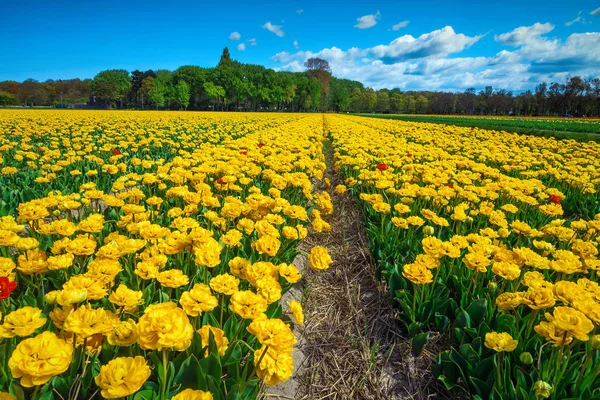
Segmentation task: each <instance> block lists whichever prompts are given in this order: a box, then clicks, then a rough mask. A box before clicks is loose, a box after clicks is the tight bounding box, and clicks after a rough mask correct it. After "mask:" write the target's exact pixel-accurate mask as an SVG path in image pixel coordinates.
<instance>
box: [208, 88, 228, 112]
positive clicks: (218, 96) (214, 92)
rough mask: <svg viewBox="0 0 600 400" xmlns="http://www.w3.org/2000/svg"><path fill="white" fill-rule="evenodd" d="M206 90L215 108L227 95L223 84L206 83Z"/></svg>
mask: <svg viewBox="0 0 600 400" xmlns="http://www.w3.org/2000/svg"><path fill="white" fill-rule="evenodd" d="M204 92H205V93H206V96H207V97H208V98H209V99H210V101H211V102H212V108H213V110H214V109H215V105H216V104H217V103H220V102H221V101H222V100H223V98H224V97H225V89H223V88H222V87H221V86H217V85H215V84H214V83H212V82H205V83H204Z"/></svg>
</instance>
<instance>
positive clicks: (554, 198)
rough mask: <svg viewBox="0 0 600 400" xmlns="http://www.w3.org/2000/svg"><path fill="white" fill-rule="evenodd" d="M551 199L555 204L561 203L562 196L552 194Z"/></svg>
mask: <svg viewBox="0 0 600 400" xmlns="http://www.w3.org/2000/svg"><path fill="white" fill-rule="evenodd" d="M550 201H552V202H553V203H554V204H560V197H558V196H557V195H555V194H553V195H550Z"/></svg>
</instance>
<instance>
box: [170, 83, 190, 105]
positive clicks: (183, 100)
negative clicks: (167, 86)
mask: <svg viewBox="0 0 600 400" xmlns="http://www.w3.org/2000/svg"><path fill="white" fill-rule="evenodd" d="M173 102H174V103H175V104H177V105H178V106H179V107H181V108H186V109H187V106H188V105H189V104H190V86H189V85H188V84H187V83H185V81H179V82H177V85H175V88H174V90H173Z"/></svg>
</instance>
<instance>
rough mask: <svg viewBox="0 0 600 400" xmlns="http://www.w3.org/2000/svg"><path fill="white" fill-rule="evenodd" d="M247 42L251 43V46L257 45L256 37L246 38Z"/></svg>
mask: <svg viewBox="0 0 600 400" xmlns="http://www.w3.org/2000/svg"><path fill="white" fill-rule="evenodd" d="M246 42H247V43H248V44H249V45H250V46H256V38H251V39H248V40H246Z"/></svg>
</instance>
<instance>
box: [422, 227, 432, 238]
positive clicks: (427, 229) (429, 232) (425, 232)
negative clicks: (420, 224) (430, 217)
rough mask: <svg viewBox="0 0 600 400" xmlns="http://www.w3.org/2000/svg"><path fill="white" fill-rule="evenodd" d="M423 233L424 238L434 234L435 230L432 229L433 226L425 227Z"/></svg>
mask: <svg viewBox="0 0 600 400" xmlns="http://www.w3.org/2000/svg"><path fill="white" fill-rule="evenodd" d="M423 233H424V234H425V236H431V235H433V234H434V233H435V230H434V229H433V226H426V227H424V228H423Z"/></svg>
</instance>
